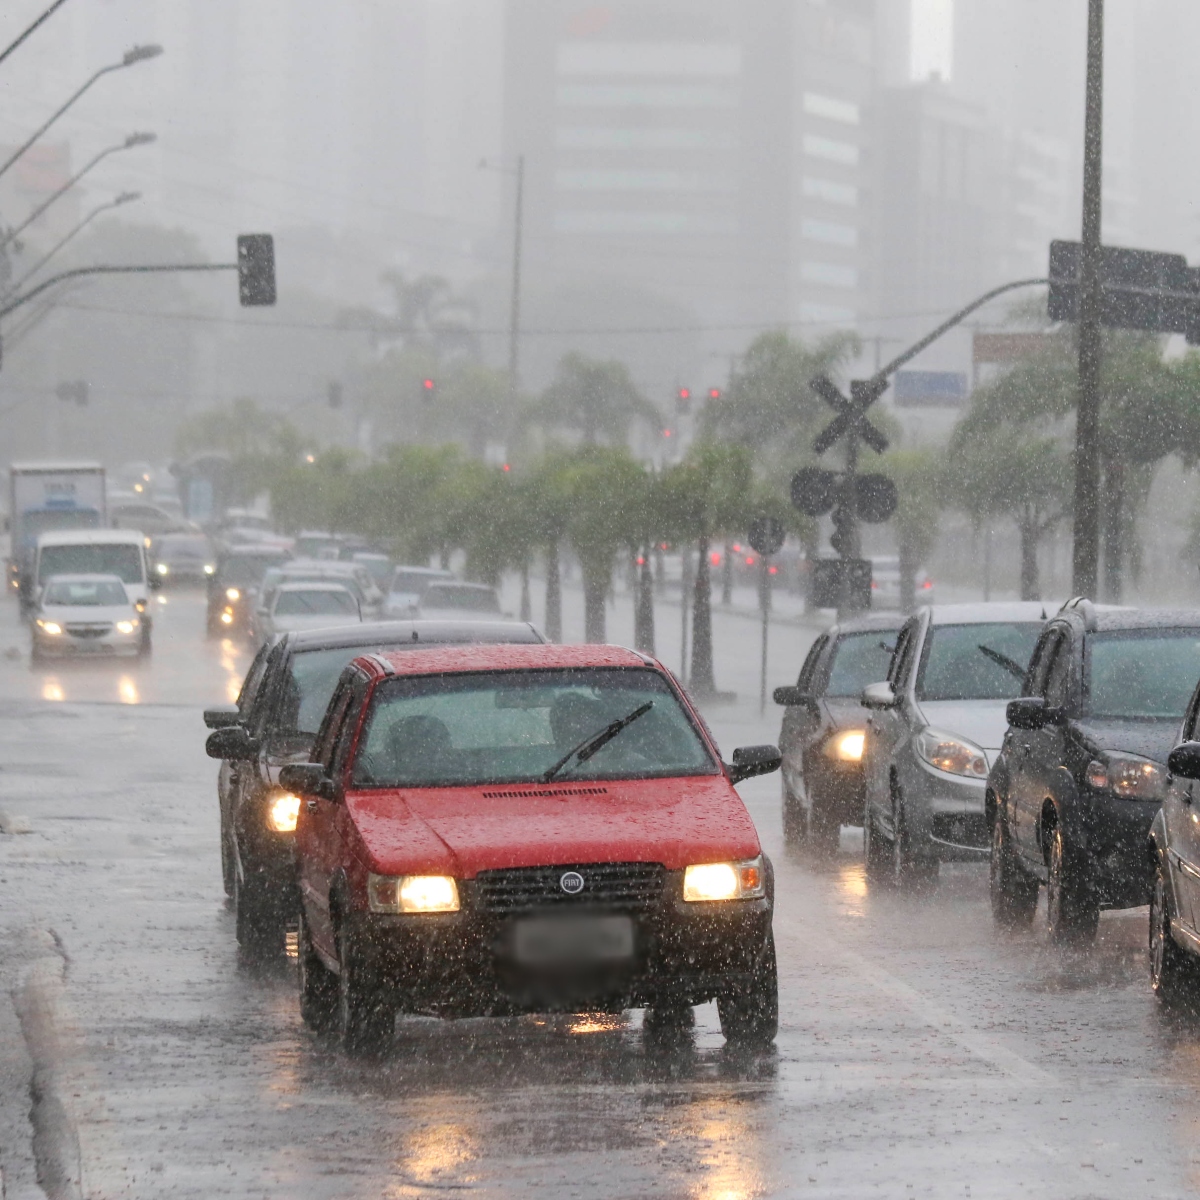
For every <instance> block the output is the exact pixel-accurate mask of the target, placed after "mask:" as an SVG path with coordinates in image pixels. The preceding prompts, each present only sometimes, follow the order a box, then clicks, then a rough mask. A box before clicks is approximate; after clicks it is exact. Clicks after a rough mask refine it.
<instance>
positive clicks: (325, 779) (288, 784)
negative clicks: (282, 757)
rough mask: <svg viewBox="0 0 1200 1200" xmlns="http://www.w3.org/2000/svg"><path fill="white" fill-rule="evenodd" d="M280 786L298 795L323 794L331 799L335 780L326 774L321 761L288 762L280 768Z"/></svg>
mask: <svg viewBox="0 0 1200 1200" xmlns="http://www.w3.org/2000/svg"><path fill="white" fill-rule="evenodd" d="M279 786H280V787H282V788H287V790H288V791H289V792H294V793H295V794H296V795H297V796H323V797H324V798H325V799H330V798H331V797H332V795H333V780H331V779H330V778H329V776H328V775H326V774H325V768H324V767H323V766H322V765H321V764H320V763H288V765H287V766H286V767H281V768H280V771H279Z"/></svg>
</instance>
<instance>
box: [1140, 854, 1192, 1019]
mask: <svg viewBox="0 0 1200 1200" xmlns="http://www.w3.org/2000/svg"><path fill="white" fill-rule="evenodd" d="M1167 893H1168V887H1167V866H1166V863H1164V862H1163V861H1162V860H1161V859H1160V860H1159V863H1158V866H1157V868H1156V870H1155V872H1154V890H1153V891H1152V893H1151V896H1150V945H1149V950H1150V987H1151V988H1152V989H1153V991H1154V994H1155V995H1156V996H1157V997H1158V998H1159V1000H1161V1001H1162V1002H1163V1004H1165V1005H1168V1006H1169V1007H1171V1008H1183V1007H1194V1006H1195V1004H1196V1001H1197V998H1198V995H1197V983H1200V978H1198V973H1197V970H1196V963H1195V961H1194V960H1193V959H1192V958H1191V956H1190V955H1188V953H1187V952H1186V951H1185V950H1183V949H1181V948H1180V947H1179V946H1178V945H1177V944H1176V942H1175V939H1174V938H1173V937H1172V936H1171V904H1170V900H1169V899H1168V895H1167Z"/></svg>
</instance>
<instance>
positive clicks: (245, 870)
mask: <svg viewBox="0 0 1200 1200" xmlns="http://www.w3.org/2000/svg"><path fill="white" fill-rule="evenodd" d="M542 641H544V639H543V637H542V635H541V634H540V633H539V632H538V631H537V630H536V629H535V628H534V627H533V626H532V625H525V624H517V623H516V622H507V621H506V622H495V621H441V622H435V621H389V622H387V623H386V624H374V625H357V626H353V627H350V628H341V629H324V630H320V631H317V632H314V633H289V634H285V635H283V636H282V637H279V638H276V639H274V640H273V641H272V642H270V643H269V644H268V645H266V646H264V647H263V648H262V649H261V650H260V651H259V652H258V654H257V656H256V657H255V659H254V661H253V662H252V663H251V664H250V669H249V670H248V671H247V672H246V679H245V682H244V683H243V684H242V690H241V694H240V695H239V697H238V702H237V704H236V705H235V706H230V707H224V708H215V709H209V710H208V711H207V712H206V713H205V714H204V719H205V723H206V724H207V725H208V726H209V727H210V728H213V729H220V730H221V736H220V737H218V738H216V739H210V742H209V746H208V750H209V753H210V754H213V756H214V757H217V758H224V760H225V761H223V762H222V764H221V770H220V773H219V775H218V779H217V793H218V797H219V801H220V809H221V872H222V877H223V880H224V884H225V891H226V893H227V894H229V895H230V896H232V897H233V900H234V911H235V913H236V916H237V920H236V927H237V938H238V942H239V943H240V944H241V946H242V948H243V950H244V951H245V952H246V953H247V955H250V956H259V957H262V956H276V955H279V954H282V952H283V948H284V933H285V930H286V927H287V924H288V923H289V922H290V921H292V920H294V919H295V915H296V903H297V902H296V895H295V890H294V874H293V861H292V834H293V832H294V831H295V828H296V819H297V815H298V813H299V809H300V801H299V799H298V798H297V797H296V796H295V795H292V794H291V793H289V792H287V791H286V790H284V789H283V788H281V787H280V786H279V769H280V767H282V766H283V765H285V764H286V763H292V762H306V761H307V760H308V757H309V752H310V751H311V749H312V742H313V738H314V737H315V736H316V732H317V728H318V726H319V725H320V723H321V718H322V717H323V716H324V714H325V709H326V708H327V707H328V705H329V698H330V696H332V695H333V689H334V687H335V686H336V684H337V681H338V677H339V676H340V675H341V673H342V669H343V668H344V667H345V666H346V664H347V663H349V662H350V661H351V660H352V659H354V658H357V657H358V656H359V655H360V654H368V653H374V652H378V651H382V650H413V649H415V650H419V649H422V648H423V647H426V646H436V645H447V644H453V645H462V644H477V643H478V644H486V643H495V642H529V643H539V642H542ZM232 726H238V727H239V729H238V730H237V731H236V732H234V733H229V732H228V731H227V730H228V728H230V727H232ZM214 750H215V751H219V753H215V754H214V753H213V752H214Z"/></svg>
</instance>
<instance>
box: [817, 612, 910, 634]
mask: <svg viewBox="0 0 1200 1200" xmlns="http://www.w3.org/2000/svg"><path fill="white" fill-rule="evenodd" d="M907 620H908V617H907V616H906V615H905V614H904V613H901V612H889V613H870V614H866V615H864V616H861V617H847V618H846V620H844V621H839V622H838V624H836V625H832V626H830V628H829V630H828V633H829V635H830V637H841V635H842V634H844V633H873V632H887V631H888V630H893V631H894V630H898V629H899V628H900V626H901V625H903V624H904V622H905V621H907Z"/></svg>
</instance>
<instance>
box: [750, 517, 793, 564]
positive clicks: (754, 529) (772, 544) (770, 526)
mask: <svg viewBox="0 0 1200 1200" xmlns="http://www.w3.org/2000/svg"><path fill="white" fill-rule="evenodd" d="M786 538H787V530H786V529H785V528H784V524H783V522H782V521H781V520H780V519H779V518H778V517H756V518H755V519H754V520H753V521H751V522H750V539H749V541H750V545H751V547H753V549H754V550H755V552H756V553H758V554H761V555H762V556H763V557H764V558H770V556H771V555H772V554H778V553H779V551H780V550H782V549H783V543H784V541H785V539H786Z"/></svg>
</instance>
